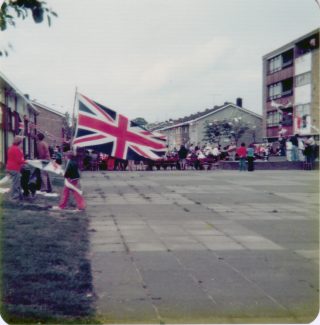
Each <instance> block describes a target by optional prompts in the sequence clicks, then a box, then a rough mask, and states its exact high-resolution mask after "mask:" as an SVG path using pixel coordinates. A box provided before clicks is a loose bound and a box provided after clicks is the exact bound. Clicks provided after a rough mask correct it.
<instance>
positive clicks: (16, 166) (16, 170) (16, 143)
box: [6, 135, 25, 202]
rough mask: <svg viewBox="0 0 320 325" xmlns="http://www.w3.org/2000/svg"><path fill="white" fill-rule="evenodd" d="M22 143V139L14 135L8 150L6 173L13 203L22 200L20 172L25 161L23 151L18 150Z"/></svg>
mask: <svg viewBox="0 0 320 325" xmlns="http://www.w3.org/2000/svg"><path fill="white" fill-rule="evenodd" d="M22 141H23V137H22V136H19V135H16V136H15V137H14V139H13V144H12V145H11V146H10V147H9V148H8V161H7V164H6V171H7V173H8V174H9V175H10V177H11V180H12V184H11V190H10V196H11V200H12V201H13V202H19V201H21V200H22V198H23V197H22V193H21V174H20V170H21V168H22V166H23V165H24V164H25V160H24V157H23V151H22V149H21V148H20V145H21V143H22Z"/></svg>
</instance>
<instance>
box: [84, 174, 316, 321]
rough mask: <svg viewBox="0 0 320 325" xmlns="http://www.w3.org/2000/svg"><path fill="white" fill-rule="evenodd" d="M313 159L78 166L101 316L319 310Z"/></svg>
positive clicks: (253, 316)
mask: <svg viewBox="0 0 320 325" xmlns="http://www.w3.org/2000/svg"><path fill="white" fill-rule="evenodd" d="M318 179H319V175H318V172H316V171H312V172H310V171H286V170H282V171H275V170H270V171H265V170H264V171H255V172H254V173H239V172H238V171H234V170H230V171H229V170H228V171H227V170H215V171H193V170H188V171H175V170H173V171H154V172H105V171H104V172H85V173H83V187H84V191H85V193H88V196H86V197H87V201H88V211H87V213H88V215H89V218H90V225H89V233H90V242H91V251H90V257H91V270H92V274H93V285H94V289H95V294H96V297H97V300H96V304H95V308H96V314H97V316H98V317H99V318H100V319H101V320H102V322H104V323H116V324H120V323H190V324H192V323H288V322H291V323H303V322H310V321H312V320H313V319H314V318H315V317H316V315H317V313H318V310H319V299H318V298H319V181H318Z"/></svg>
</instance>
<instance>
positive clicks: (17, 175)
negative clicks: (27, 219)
mask: <svg viewBox="0 0 320 325" xmlns="http://www.w3.org/2000/svg"><path fill="white" fill-rule="evenodd" d="M23 138H24V137H23V136H19V135H17V136H15V137H14V139H13V143H12V145H11V146H10V147H9V148H8V152H7V164H6V176H5V177H4V179H5V181H11V188H10V192H9V198H8V200H10V201H11V202H12V203H13V204H20V203H22V202H24V201H29V202H30V201H32V202H33V201H34V200H36V197H37V195H42V196H44V197H48V196H58V194H57V193H54V192H53V189H52V183H51V179H50V176H49V172H48V171H46V170H44V169H42V168H35V167H33V165H32V164H31V163H30V161H29V160H28V159H26V157H24V154H23V151H22V148H21V145H22V143H23ZM37 159H38V160H40V161H45V162H48V163H49V162H52V163H54V164H57V165H61V164H62V163H63V160H64V169H63V170H64V173H63V175H64V179H65V180H64V187H63V190H62V194H61V197H60V202H59V205H58V206H53V207H49V208H50V209H52V210H56V211H59V210H64V209H66V207H67V204H68V199H69V196H70V194H73V196H74V198H75V201H76V205H77V209H74V210H73V211H75V212H76V211H81V210H84V209H85V207H86V203H85V200H84V198H83V196H82V191H81V190H80V188H79V179H80V173H79V168H78V163H77V157H76V155H75V154H74V153H73V152H72V151H70V150H69V151H67V150H65V152H64V153H62V152H61V150H60V148H59V147H56V148H55V149H54V150H52V151H51V152H50V149H49V145H48V143H47V142H46V141H45V136H44V134H42V133H38V134H37ZM61 170H62V169H61ZM4 179H2V180H1V182H3V180H4ZM69 211H70V210H69Z"/></svg>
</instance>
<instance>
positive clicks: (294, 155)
mask: <svg viewBox="0 0 320 325" xmlns="http://www.w3.org/2000/svg"><path fill="white" fill-rule="evenodd" d="M298 138H299V134H295V135H293V136H292V137H291V138H290V142H291V144H292V149H291V161H299V140H298Z"/></svg>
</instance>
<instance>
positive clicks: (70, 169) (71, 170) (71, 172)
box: [64, 159, 80, 179]
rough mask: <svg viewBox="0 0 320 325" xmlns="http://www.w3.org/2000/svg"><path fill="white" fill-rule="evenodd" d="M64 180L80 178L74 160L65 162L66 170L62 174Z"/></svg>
mask: <svg viewBox="0 0 320 325" xmlns="http://www.w3.org/2000/svg"><path fill="white" fill-rule="evenodd" d="M64 177H65V178H70V179H78V178H80V173H79V168H78V164H77V162H76V161H75V160H72V159H70V160H69V161H68V162H67V169H66V171H65V173H64Z"/></svg>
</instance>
